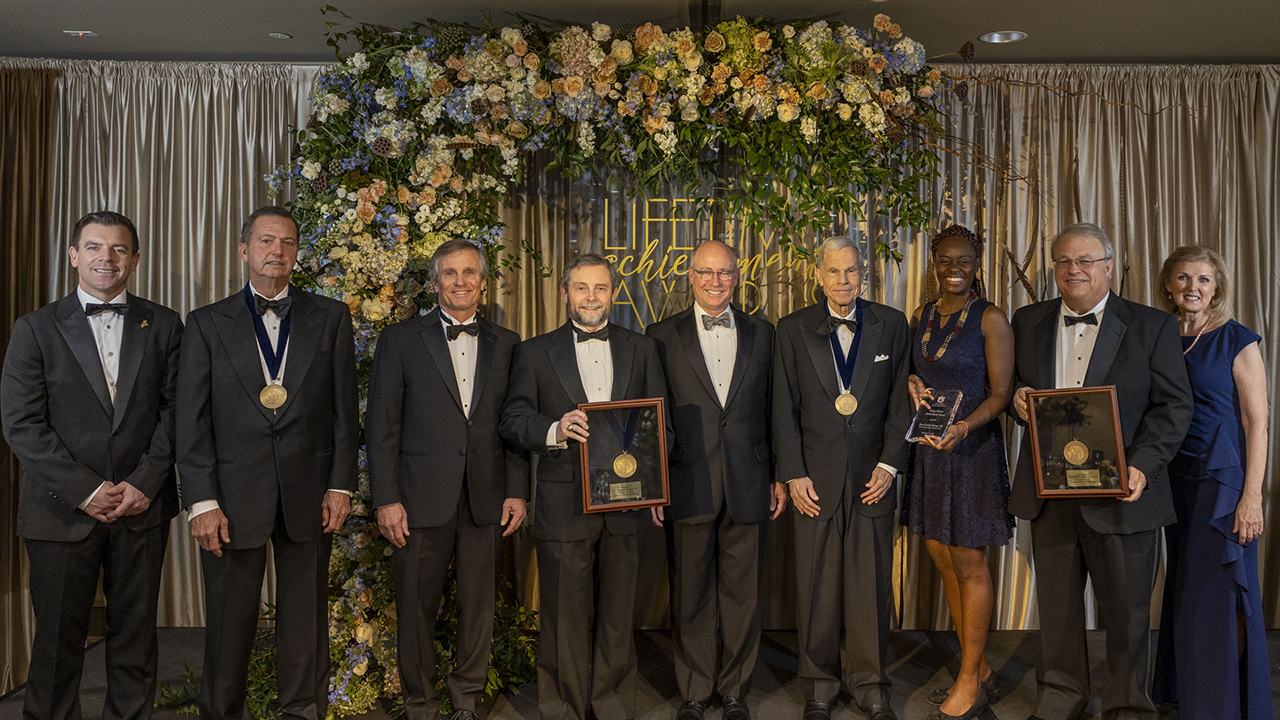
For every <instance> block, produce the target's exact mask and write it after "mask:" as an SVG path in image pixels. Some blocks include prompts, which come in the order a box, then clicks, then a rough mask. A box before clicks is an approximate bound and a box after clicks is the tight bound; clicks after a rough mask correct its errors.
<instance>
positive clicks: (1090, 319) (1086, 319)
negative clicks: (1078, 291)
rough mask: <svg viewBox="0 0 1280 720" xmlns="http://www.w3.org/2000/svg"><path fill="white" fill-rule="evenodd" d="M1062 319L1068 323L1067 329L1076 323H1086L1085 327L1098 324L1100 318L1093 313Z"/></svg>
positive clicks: (1068, 316)
mask: <svg viewBox="0 0 1280 720" xmlns="http://www.w3.org/2000/svg"><path fill="white" fill-rule="evenodd" d="M1062 319H1063V321H1065V322H1066V323H1067V327H1071V326H1072V325H1075V324H1076V323H1084V324H1085V325H1097V324H1098V316H1097V315H1094V314H1093V313H1089V314H1088V315H1063V316H1062Z"/></svg>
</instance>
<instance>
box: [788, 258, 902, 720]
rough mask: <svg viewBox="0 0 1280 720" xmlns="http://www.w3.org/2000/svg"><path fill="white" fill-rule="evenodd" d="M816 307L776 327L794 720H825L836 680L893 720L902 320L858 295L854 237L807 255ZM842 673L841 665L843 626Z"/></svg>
mask: <svg viewBox="0 0 1280 720" xmlns="http://www.w3.org/2000/svg"><path fill="white" fill-rule="evenodd" d="M817 258H818V268H817V275H818V283H819V285H821V286H822V291H823V294H824V296H825V299H824V300H823V301H822V302H821V303H819V304H816V305H811V306H809V307H807V308H803V309H801V310H797V311H796V312H793V313H791V314H790V315H788V316H786V317H784V318H782V319H781V320H779V321H778V330H777V342H776V344H775V351H774V360H773V438H774V451H775V452H776V453H777V456H778V477H779V478H781V479H785V480H786V481H787V485H788V490H789V491H790V494H791V501H792V502H793V503H794V504H795V507H796V510H798V511H799V517H797V518H796V521H795V543H796V561H795V567H796V590H797V595H798V597H797V624H798V625H799V631H800V638H799V639H800V647H799V655H800V668H799V669H800V672H799V677H800V679H801V681H802V682H803V687H804V692H805V696H806V700H807V701H808V702H807V703H806V704H805V710H804V720H828V718H830V717H831V714H832V710H833V707H834V703H835V699H836V695H837V694H838V693H839V691H840V683H841V679H842V678H843V680H844V682H845V684H846V685H848V688H849V691H850V692H851V693H852V694H853V699H854V701H855V702H856V703H857V704H858V707H859V708H860V709H861V711H862V713H863V714H864V715H866V716H867V718H868V719H869V720H894V719H895V718H896V717H897V715H896V714H895V713H894V711H893V708H892V707H891V706H890V704H889V690H890V683H889V676H888V674H887V673H886V672H885V652H886V650H887V648H888V643H889V620H890V615H891V612H892V607H893V586H892V582H891V580H892V577H891V575H892V566H893V512H894V509H895V507H896V505H897V495H896V493H894V491H893V480H894V477H895V476H896V475H897V468H901V467H903V466H904V464H905V461H906V458H907V441H906V433H907V426H908V425H909V424H910V422H911V415H912V411H911V397H910V394H909V393H908V390H907V376H908V374H909V372H910V367H909V363H910V359H911V356H910V352H909V347H908V343H909V338H910V337H911V336H910V331H909V330H908V327H907V318H906V317H905V316H904V315H903V314H902V313H901V312H899V311H897V310H894V309H892V308H889V307H887V306H884V305H880V304H879V303H873V302H869V301H866V300H862V299H860V298H859V297H858V295H859V293H860V292H861V290H862V273H863V258H862V254H861V253H860V252H859V251H858V247H857V246H856V245H855V244H854V243H853V241H852V240H850V239H848V238H844V237H833V238H828V239H827V240H826V241H824V242H823V243H822V245H821V246H820V247H819V248H818V250H817ZM842 623H843V626H844V629H845V634H844V637H845V641H844V654H845V657H846V665H845V667H844V668H843V672H842V668H841V662H840V655H841V652H840V651H841V644H840V637H841V632H840V630H841V625H842Z"/></svg>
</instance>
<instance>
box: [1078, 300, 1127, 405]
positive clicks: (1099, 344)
mask: <svg viewBox="0 0 1280 720" xmlns="http://www.w3.org/2000/svg"><path fill="white" fill-rule="evenodd" d="M1128 316H1129V313H1128V308H1126V307H1125V306H1124V304H1123V303H1122V302H1121V300H1120V298H1118V297H1116V296H1115V295H1114V294H1112V296H1111V298H1110V299H1108V300H1107V305H1106V309H1105V310H1104V311H1103V312H1102V324H1101V325H1099V326H1098V340H1097V341H1096V342H1095V343H1094V344H1093V355H1091V356H1090V357H1089V369H1088V370H1086V371H1085V373H1084V384H1085V386H1086V387H1097V386H1098V385H1105V384H1106V379H1107V373H1109V372H1110V371H1111V363H1112V362H1113V361H1114V360H1115V359H1116V353H1117V352H1118V351H1119V350H1120V341H1121V340H1123V339H1124V333H1125V331H1126V330H1127V329H1128V325H1127V324H1126V323H1125V318H1127V317H1128Z"/></svg>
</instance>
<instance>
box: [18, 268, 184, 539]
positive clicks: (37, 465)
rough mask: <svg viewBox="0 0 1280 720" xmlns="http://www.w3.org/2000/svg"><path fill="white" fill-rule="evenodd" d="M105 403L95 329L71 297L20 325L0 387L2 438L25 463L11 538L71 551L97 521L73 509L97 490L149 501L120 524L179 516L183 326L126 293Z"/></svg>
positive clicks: (139, 525)
mask: <svg viewBox="0 0 1280 720" xmlns="http://www.w3.org/2000/svg"><path fill="white" fill-rule="evenodd" d="M127 304H128V306H129V308H128V311H127V313H126V315H125V316H124V317H123V318H120V320H121V322H123V323H124V334H123V337H122V340H121V343H120V370H119V373H120V374H119V377H118V378H117V380H116V399H115V403H114V404H113V403H112V402H111V394H110V391H109V390H108V389H107V381H106V378H105V377H104V376H103V371H102V361H101V359H100V357H99V355H98V346H97V344H96V343H95V342H94V338H93V329H92V328H91V327H90V325H89V320H88V318H87V317H86V316H85V314H84V309H83V308H82V307H81V305H80V299H79V297H78V296H77V294H76V293H75V292H72V293H71V294H70V295H67V296H66V297H64V298H62V299H61V300H58V301H57V302H54V303H51V304H49V305H46V306H44V307H43V308H40V309H39V310H36V311H34V312H31V313H28V314H27V315H24V316H22V317H21V318H19V319H18V322H17V323H16V324H15V325H14V327H13V335H12V337H11V338H10V340H9V349H8V351H7V353H6V354H5V359H4V375H3V381H2V382H0V407H2V410H0V413H2V414H3V418H4V437H5V440H7V441H8V443H9V446H10V447H11V448H12V449H13V452H14V454H15V455H17V456H18V460H20V461H21V462H22V468H23V475H22V487H21V491H20V497H19V500H18V534H19V535H21V536H22V537H25V538H29V539H32V540H52V541H65V542H74V541H77V540H83V539H84V538H85V537H86V536H88V534H89V531H90V530H91V529H92V528H93V526H94V524H95V523H96V522H97V520H94V519H93V518H92V517H90V516H89V515H86V514H85V513H84V512H82V511H80V510H79V505H80V503H82V502H84V500H85V498H87V497H89V495H90V493H92V492H93V491H94V490H95V489H96V488H97V487H98V486H99V485H101V484H102V483H103V482H106V481H110V482H113V483H119V482H128V483H129V484H130V485H133V486H134V487H136V488H137V489H138V490H140V491H142V493H143V494H145V495H146V496H147V497H148V498H150V499H151V506H150V507H149V508H148V509H147V511H146V512H143V513H140V514H138V515H133V516H129V517H125V518H122V519H121V520H119V521H117V522H123V523H124V524H125V526H126V527H128V528H129V529H131V530H149V529H151V528H154V527H156V526H158V525H160V524H161V523H166V522H168V521H169V519H170V518H172V517H173V516H174V514H176V513H177V508H178V496H177V490H176V487H175V484H174V476H173V420H174V417H173V413H174V394H175V384H176V378H177V372H178V352H179V350H178V348H179V344H180V339H181V337H182V321H181V319H180V318H179V317H178V314H177V313H176V312H174V311H173V310H170V309H169V308H167V307H164V306H161V305H157V304H156V303H153V302H150V301H148V300H143V299H142V298H140V297H137V296H135V295H132V294H130V295H129V296H128V300H127Z"/></svg>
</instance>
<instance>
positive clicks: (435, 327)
mask: <svg viewBox="0 0 1280 720" xmlns="http://www.w3.org/2000/svg"><path fill="white" fill-rule="evenodd" d="M425 321H426V327H424V328H422V331H421V332H419V333H418V337H420V338H422V344H423V345H426V346H427V351H428V352H430V353H431V359H432V360H433V361H435V364H436V371H437V372H439V373H440V379H441V380H443V381H444V385H445V387H447V388H449V397H451V398H453V402H454V403H455V404H457V406H458V411H459V412H461V411H462V393H460V392H459V391H458V376H457V374H455V373H454V372H453V356H452V355H450V354H449V341H448V340H446V339H445V336H444V325H442V324H441V322H440V311H439V310H432V311H431V312H429V313H427V315H426V319H425ZM477 394H479V393H477Z"/></svg>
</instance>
